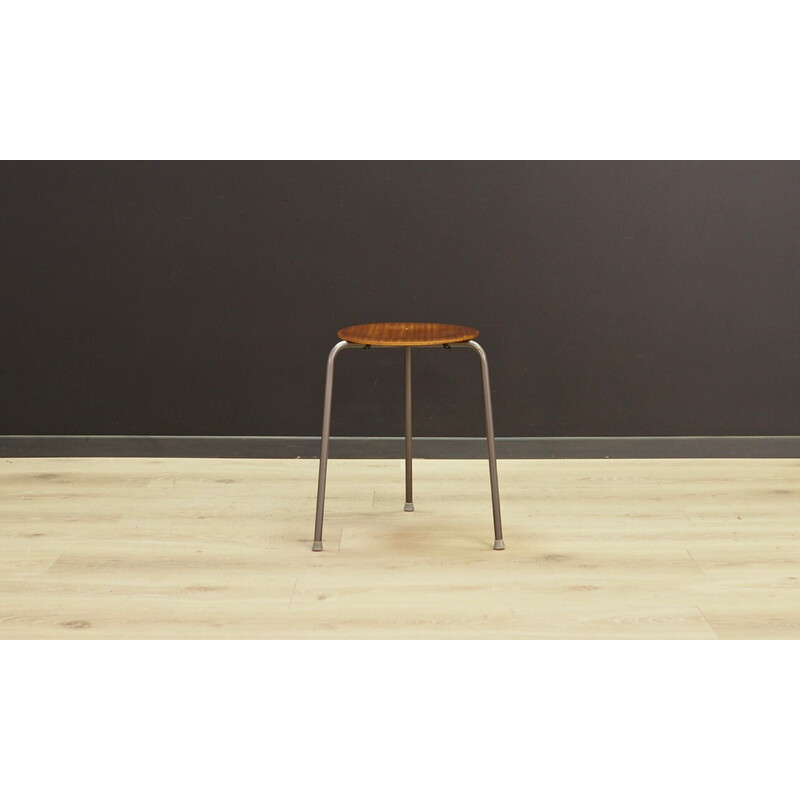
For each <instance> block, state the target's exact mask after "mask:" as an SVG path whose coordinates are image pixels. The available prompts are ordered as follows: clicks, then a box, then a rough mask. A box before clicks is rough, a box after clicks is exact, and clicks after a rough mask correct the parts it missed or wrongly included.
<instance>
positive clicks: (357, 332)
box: [337, 322, 478, 347]
mask: <svg viewBox="0 0 800 800" xmlns="http://www.w3.org/2000/svg"><path fill="white" fill-rule="evenodd" d="M337 335H338V336H339V338H340V339H344V341H346V342H353V343H354V344H369V345H376V346H381V347H413V346H415V345H416V346H420V347H421V346H424V345H434V344H453V343H455V342H468V341H469V340H470V339H474V338H476V337H477V335H478V331H476V330H475V328H465V327H464V326H463V325H441V324H438V323H435V322H375V323H371V324H369V325H351V326H350V327H349V328H342V329H341V330H340V331H339V332H338V334H337Z"/></svg>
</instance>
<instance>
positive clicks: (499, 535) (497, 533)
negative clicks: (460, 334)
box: [466, 339, 506, 550]
mask: <svg viewBox="0 0 800 800" xmlns="http://www.w3.org/2000/svg"><path fill="white" fill-rule="evenodd" d="M466 344H467V346H469V347H471V348H472V349H473V350H475V352H476V353H477V354H478V355H479V356H480V359H481V372H482V374H483V402H484V407H485V409H486V444H487V446H488V449H489V481H490V483H491V486H492V514H493V516H494V549H495V550H505V547H506V545H505V542H504V541H503V526H502V523H501V522H500V491H499V489H498V487H497V455H496V453H495V450H494V422H493V420H492V390H491V387H490V385H489V362H488V361H487V360H486V353H485V351H484V349H483V348H482V347H481V346H480V345H479V344H478V343H477V342H476V341H475V340H474V339H472V340H470V341H469V342H467V343H466Z"/></svg>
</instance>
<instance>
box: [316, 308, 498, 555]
mask: <svg viewBox="0 0 800 800" xmlns="http://www.w3.org/2000/svg"><path fill="white" fill-rule="evenodd" d="M338 336H339V338H340V339H341V340H342V341H340V342H339V343H338V344H336V345H334V347H333V349H332V350H331V352H330V355H329V356H328V369H327V372H326V375H325V403H324V410H323V413H322V449H321V452H320V458H319V484H318V487H317V517H316V524H315V527H314V545H313V547H312V549H313V550H315V551H319V550H322V518H323V514H324V509H325V479H326V476H327V472H328V450H329V446H330V431H331V401H332V398H333V366H334V361H335V360H336V356H337V355H338V354H339V353H340V352H341V351H342V350H347V349H349V348H356V347H357V348H362V349H365V350H368V349H369V348H371V347H402V348H403V349H404V351H405V383H406V387H405V388H406V409H405V411H406V432H405V439H406V442H405V444H406V455H405V460H406V503H405V506H404V510H405V511H413V510H414V499H413V493H412V477H411V461H412V458H411V351H412V349H413V348H415V347H443V348H445V349H447V350H450V349H452V348H454V347H467V348H469V349H471V350H473V351H474V352H476V353H477V354H478V356H479V358H480V361H481V372H482V375H483V400H484V407H485V413H486V443H487V446H488V450H489V482H490V484H491V490H492V513H493V517H494V549H495V550H503V549H504V548H505V544H504V542H503V529H502V525H501V522H500V494H499V491H498V488H497V456H496V454H495V446H494V423H493V421H492V398H491V387H490V386H489V365H488V362H487V360H486V353H485V352H484V349H483V348H482V347H481V346H480V345H479V344H478V343H477V342H476V341H475V339H476V337H477V336H478V331H477V330H475V329H474V328H465V327H463V326H461V325H440V324H434V323H424V322H381V323H375V324H370V325H353V326H351V327H349V328H342V330H340V331H339V332H338Z"/></svg>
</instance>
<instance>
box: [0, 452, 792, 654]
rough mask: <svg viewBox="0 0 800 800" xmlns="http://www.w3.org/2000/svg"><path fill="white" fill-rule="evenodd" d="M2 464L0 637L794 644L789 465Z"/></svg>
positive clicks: (639, 462) (252, 461) (601, 462)
mask: <svg viewBox="0 0 800 800" xmlns="http://www.w3.org/2000/svg"><path fill="white" fill-rule="evenodd" d="M317 466H318V464H317V462H315V461H309V460H298V459H291V460H288V459H287V460H255V459H242V460H236V459H166V460H158V459H104V458H100V459H94V458H92V459H78V458H76V459H4V460H3V461H2V462H0V637H2V638H7V639H64V638H74V639H84V638H85V639H92V638H94V639H116V638H119V639H143V638H150V639H171V638H281V639H295V638H301V639H302V638H318V639H331V638H349V639H364V638H372V639H385V638H397V639H404V638H405V639H420V638H423V639H431V638H440V639H462V638H467V639H492V638H494V639H520V638H544V639H652V638H658V639H692V638H700V639H713V638H730V639H740V638H753V639H763V638H783V639H794V638H800V602H799V601H800V460H793V459H774V460H773V459H758V460H755V459H754V460H741V459H738V460H733V459H732V460H719V459H703V460H678V459H675V460H627V461H626V460H614V461H611V460H565V461H554V460H541V461H522V460H514V461H501V462H500V464H499V473H500V491H501V498H502V511H503V521H504V528H505V536H506V540H507V549H506V550H505V551H503V552H495V551H493V550H492V547H491V545H492V540H493V534H492V515H491V503H490V497H489V486H488V471H487V468H486V464H485V462H481V461H469V460H457V461H449V460H445V461H433V460H424V459H421V460H417V461H415V462H414V475H415V497H414V499H415V505H416V509H417V510H416V511H415V512H414V513H404V512H403V510H402V506H403V463H402V461H397V460H392V461H390V460H364V461H356V460H342V461H332V462H331V464H330V470H329V483H328V497H327V504H326V520H325V550H324V551H323V552H322V553H312V552H311V540H312V532H313V518H314V504H315V496H316V471H317Z"/></svg>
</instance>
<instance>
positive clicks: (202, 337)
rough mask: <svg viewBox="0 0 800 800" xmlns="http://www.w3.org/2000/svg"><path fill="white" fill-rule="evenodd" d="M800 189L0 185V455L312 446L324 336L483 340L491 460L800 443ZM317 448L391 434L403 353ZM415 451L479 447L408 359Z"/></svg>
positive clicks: (783, 177) (127, 182)
mask: <svg viewBox="0 0 800 800" xmlns="http://www.w3.org/2000/svg"><path fill="white" fill-rule="evenodd" d="M799 211H800V165H798V164H797V163H772V162H765V163H760V162H757V163H734V162H710V163H709V162H655V163H649V162H622V163H619V162H566V163H558V162H544V163H541V162H452V163H450V162H444V163H443V162H395V163H393V162H332V163H311V162H274V163H273V162H264V163H238V162H185V163H147V162H72V163H57V162H41V163H39V162H34V163H24V162H22V163H17V162H10V163H8V162H7V163H5V164H3V165H2V168H0V267H1V269H2V295H1V296H0V332H1V335H2V350H1V351H0V370H2V390H1V391H0V420H2V430H0V433H3V434H150V435H159V434H160V435H167V434H173V435H260V434H263V435H283V436H289V435H314V434H318V432H319V425H320V415H321V406H322V388H323V377H324V376H323V373H324V365H325V358H326V355H327V351H328V349H329V347H330V346H331V345H332V344H333V343H334V342H335V341H336V339H335V333H336V330H337V329H338V328H339V327H342V326H344V325H349V324H355V323H359V322H370V321H380V320H412V321H413V320H419V321H442V322H452V323H457V324H464V325H472V326H475V327H478V328H480V329H481V331H482V334H481V337H480V341H481V342H482V343H483V344H484V346H485V347H486V350H487V352H488V354H489V358H490V364H491V367H492V373H493V374H492V377H493V383H494V395H495V396H494V402H495V415H496V427H497V434H498V436H592V435H594V436H606V435H608V436H637V435H651V436H663V435H756V434H764V435H767V434H772V435H778V434H797V433H799V432H800V403H798V397H800V363H798V347H797V344H798V328H800V312H799V311H798V305H799V304H798V300H800V224H799V223H800V213H799ZM339 364H340V368H339V372H338V375H337V384H336V405H335V423H334V434H339V435H359V434H360V435H368V436H369V435H372V436H378V435H381V436H383V435H401V434H402V356H401V353H400V352H395V351H379V350H371V351H368V352H362V351H348V352H345V353H344V354H343V355H342V356H341V357H340V360H339ZM415 375H416V385H415V401H416V411H417V413H416V418H415V432H416V433H418V434H419V435H423V436H432V435H438V436H458V435H479V434H480V433H481V411H480V385H479V371H478V364H477V361H476V360H475V359H474V358H473V357H472V356H471V354H470V353H468V352H466V351H460V350H453V351H450V352H447V351H444V350H441V349H436V350H431V351H427V350H426V351H424V352H419V353H418V357H417V358H416V360H415Z"/></svg>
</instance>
